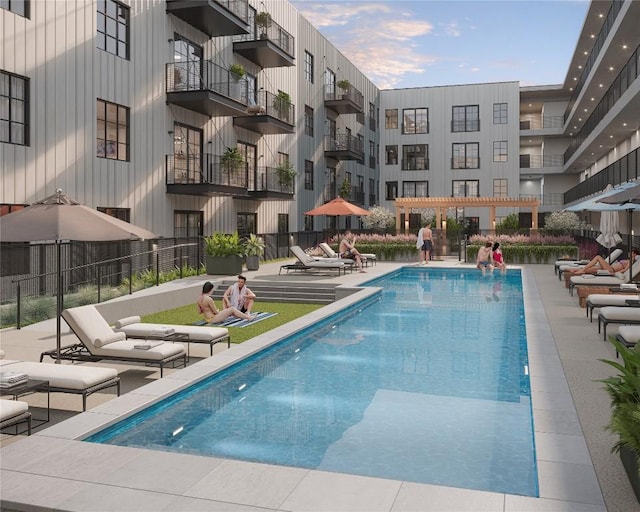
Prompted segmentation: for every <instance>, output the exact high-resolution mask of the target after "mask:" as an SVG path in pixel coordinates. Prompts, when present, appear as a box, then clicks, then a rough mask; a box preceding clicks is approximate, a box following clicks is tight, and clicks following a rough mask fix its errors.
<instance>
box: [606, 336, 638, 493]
mask: <svg viewBox="0 0 640 512" xmlns="http://www.w3.org/2000/svg"><path fill="white" fill-rule="evenodd" d="M609 340H610V341H611V343H613V345H614V346H615V348H616V351H617V352H618V353H619V354H620V357H622V361H623V363H622V364H620V363H618V362H617V361H609V360H606V359H601V361H602V362H603V363H606V364H608V365H610V366H612V367H613V368H615V369H616V370H617V371H618V374H617V375H615V376H613V377H609V378H608V379H603V380H601V381H600V382H603V383H604V384H605V389H606V391H607V393H608V394H609V396H610V397H611V408H612V411H611V421H610V422H609V425H608V426H607V429H608V430H610V431H611V432H613V433H614V434H617V435H618V439H619V440H618V442H617V443H616V444H614V445H613V448H612V449H611V451H612V452H618V453H619V454H620V458H621V459H622V464H623V466H624V469H625V470H626V472H627V476H628V477H629V481H630V482H631V487H632V488H633V491H634V493H635V495H636V498H637V499H638V501H640V344H636V345H635V346H634V347H632V348H627V347H626V346H625V345H623V344H622V343H620V342H619V341H617V340H616V339H615V338H613V337H610V338H609Z"/></svg>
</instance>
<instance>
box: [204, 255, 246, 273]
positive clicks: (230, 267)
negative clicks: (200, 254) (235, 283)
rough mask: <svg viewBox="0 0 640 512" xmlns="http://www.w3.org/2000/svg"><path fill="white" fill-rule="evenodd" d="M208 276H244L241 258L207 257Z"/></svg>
mask: <svg viewBox="0 0 640 512" xmlns="http://www.w3.org/2000/svg"><path fill="white" fill-rule="evenodd" d="M205 265H206V269H207V274H210V275H218V276H220V275H222V276H233V275H238V274H242V257H241V256H207V258H206V263H205Z"/></svg>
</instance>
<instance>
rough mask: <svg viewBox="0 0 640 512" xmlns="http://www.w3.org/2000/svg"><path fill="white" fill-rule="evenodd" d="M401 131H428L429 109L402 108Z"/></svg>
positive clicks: (408, 132) (409, 132)
mask: <svg viewBox="0 0 640 512" xmlns="http://www.w3.org/2000/svg"><path fill="white" fill-rule="evenodd" d="M402 133H407V134H411V133H429V109H428V108H407V109H404V110H403V111H402Z"/></svg>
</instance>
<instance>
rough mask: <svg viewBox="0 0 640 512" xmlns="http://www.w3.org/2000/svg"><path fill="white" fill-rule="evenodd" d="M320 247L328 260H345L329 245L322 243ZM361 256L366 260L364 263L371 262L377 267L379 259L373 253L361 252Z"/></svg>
mask: <svg viewBox="0 0 640 512" xmlns="http://www.w3.org/2000/svg"><path fill="white" fill-rule="evenodd" d="M319 246H320V249H322V252H324V253H325V254H326V255H327V257H328V258H339V259H344V258H340V255H339V254H338V253H337V252H336V251H334V250H333V248H332V247H331V246H330V245H329V244H328V243H326V242H320V244H319ZM360 256H362V257H363V258H364V259H365V261H364V263H369V262H371V263H373V264H374V265H375V264H376V262H377V261H378V257H377V256H376V255H375V254H373V253H371V252H368V253H362V252H361V253H360Z"/></svg>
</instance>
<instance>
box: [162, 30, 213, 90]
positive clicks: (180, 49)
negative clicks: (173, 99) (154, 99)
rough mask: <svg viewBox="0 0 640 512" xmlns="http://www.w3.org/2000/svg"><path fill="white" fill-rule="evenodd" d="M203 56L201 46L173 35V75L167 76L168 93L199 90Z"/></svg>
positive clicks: (178, 35) (175, 34)
mask: <svg viewBox="0 0 640 512" xmlns="http://www.w3.org/2000/svg"><path fill="white" fill-rule="evenodd" d="M203 55H204V52H203V50H202V47H201V46H199V45H197V44H195V43H194V42H192V41H189V40H188V39H187V38H185V37H184V36H182V35H180V34H177V33H174V34H173V63H172V64H171V66H172V67H173V73H171V72H170V73H169V75H168V81H169V83H168V84H167V85H168V86H169V92H173V91H198V90H200V88H201V87H202V82H203V80H202V67H203V66H202V56H203ZM169 69H171V68H169ZM171 82H173V83H171Z"/></svg>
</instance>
